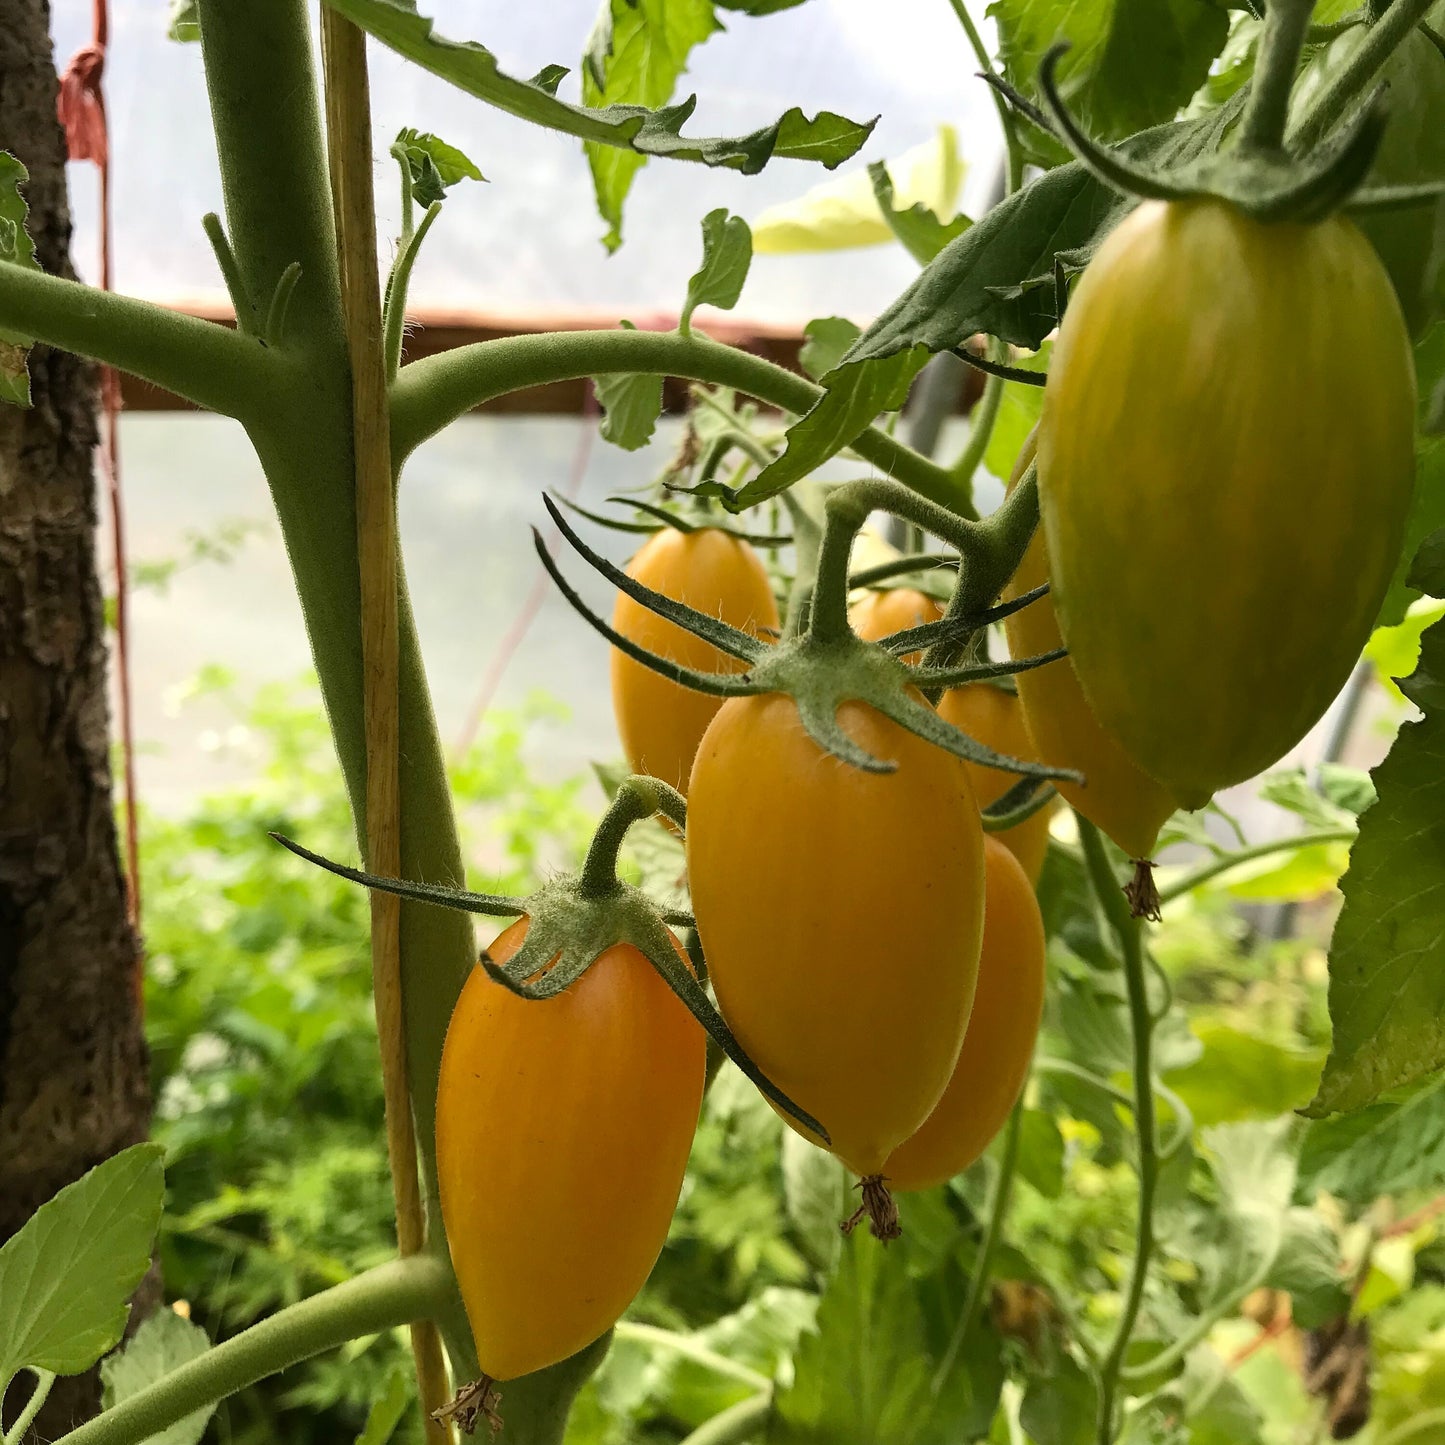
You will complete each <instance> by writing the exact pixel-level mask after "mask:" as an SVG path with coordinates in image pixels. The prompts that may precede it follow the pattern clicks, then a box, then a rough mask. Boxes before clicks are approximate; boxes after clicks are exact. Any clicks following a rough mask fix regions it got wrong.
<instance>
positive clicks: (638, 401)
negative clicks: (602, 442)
mask: <svg viewBox="0 0 1445 1445" xmlns="http://www.w3.org/2000/svg"><path fill="white" fill-rule="evenodd" d="M622 325H623V326H624V327H626V329H627V330H628V331H636V330H637V328H636V327H635V326H634V325H633V324H632V323H631V322H630V321H624V322H623V323H622ZM592 385H593V386H594V387H595V388H596V390H597V402H598V405H599V406H601V408H602V413H603V415H602V435H603V437H605V438H606V440H608V441H610V442H611V443H612V444H613V446H618V447H621V448H622V450H623V451H626V452H635V451H637V450H638V449H639V448H640V447H645V446H646V445H647V444H648V442H650V441H651V440H652V433H653V429H654V428H655V427H656V425H657V419H658V417H659V416H661V415H662V378H661V377H660V376H650V375H643V374H640V373H638V372H632V371H614V372H608V373H607V374H605V375H603V376H594V377H593V378H592Z"/></svg>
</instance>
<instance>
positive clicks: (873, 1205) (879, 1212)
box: [838, 1174, 903, 1244]
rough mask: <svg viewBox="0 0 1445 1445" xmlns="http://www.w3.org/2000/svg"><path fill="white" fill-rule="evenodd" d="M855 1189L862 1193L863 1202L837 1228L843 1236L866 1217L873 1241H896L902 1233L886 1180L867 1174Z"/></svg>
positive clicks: (850, 1232)
mask: <svg viewBox="0 0 1445 1445" xmlns="http://www.w3.org/2000/svg"><path fill="white" fill-rule="evenodd" d="M856 1187H857V1188H858V1189H861V1190H862V1191H863V1202H862V1203H861V1204H860V1205H859V1206H858V1207H857V1209H855V1210H854V1211H853V1212H852V1214H850V1215H849V1216H848V1217H847V1219H845V1220H844V1221H843V1222H842V1223H841V1224H840V1225H839V1226H838V1228H839V1229H841V1230H842V1231H843V1233H844V1234H852V1233H853V1231H854V1230H855V1229H856V1228H857V1227H858V1225H859V1224H861V1223H862V1221H863V1219H864V1217H865V1216H866V1217H867V1219H868V1230H869V1233H870V1234H872V1236H873V1238H874V1239H881V1240H882V1241H883V1243H884V1244H887V1243H888V1241H889V1240H890V1239H897V1238H898V1237H899V1235H901V1234H902V1233H903V1226H902V1225H901V1224H899V1222H898V1205H897V1203H896V1202H895V1201H894V1198H893V1196H892V1194H890V1193H889V1192H888V1183H887V1180H886V1179H885V1178H884V1177H883V1175H881V1174H869V1175H867V1176H866V1177H864V1178H862V1179H860V1180H859V1181H858V1183H857V1186H856Z"/></svg>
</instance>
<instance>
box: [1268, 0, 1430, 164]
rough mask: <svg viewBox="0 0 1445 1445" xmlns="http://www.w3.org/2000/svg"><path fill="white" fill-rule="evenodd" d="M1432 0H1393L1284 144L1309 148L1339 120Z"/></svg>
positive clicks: (1298, 152) (1293, 150)
mask: <svg viewBox="0 0 1445 1445" xmlns="http://www.w3.org/2000/svg"><path fill="white" fill-rule="evenodd" d="M1431 4H1432V0H1394V3H1393V4H1392V5H1391V6H1390V8H1389V9H1388V10H1387V11H1385V13H1384V15H1383V16H1381V18H1380V19H1379V20H1377V21H1375V23H1374V24H1373V25H1371V26H1370V28H1369V32H1368V34H1367V35H1366V36H1365V38H1364V40H1363V41H1362V42H1361V43H1360V45H1359V47H1358V48H1357V49H1356V50H1355V52H1354V54H1352V55H1351V56H1350V58H1349V59H1348V60H1347V61H1346V62H1345V64H1343V65H1342V66H1340V68H1339V69H1338V70H1337V71H1336V72H1335V74H1334V76H1333V77H1332V78H1331V79H1330V81H1329V83H1328V84H1327V85H1325V86H1324V88H1323V89H1322V90H1320V92H1319V93H1318V94H1317V95H1316V96H1315V98H1314V100H1313V101H1312V102H1311V104H1310V106H1309V108H1308V109H1307V110H1306V111H1305V112H1304V114H1303V115H1301V116H1300V117H1299V119H1298V120H1296V121H1295V123H1294V125H1293V126H1292V127H1291V128H1290V131H1289V135H1288V140H1287V148H1288V149H1289V151H1290V152H1291V153H1292V154H1294V155H1301V154H1304V153H1305V152H1308V151H1311V150H1313V149H1314V148H1315V146H1317V145H1318V144H1319V143H1320V141H1321V140H1323V139H1324V137H1325V136H1326V135H1327V134H1328V133H1329V132H1330V131H1331V130H1332V129H1333V128H1334V127H1335V126H1336V125H1337V124H1338V123H1339V122H1340V121H1341V120H1343V119H1344V118H1345V115H1346V114H1347V113H1348V111H1349V109H1350V105H1351V103H1352V102H1353V101H1354V100H1355V99H1356V98H1357V97H1359V96H1360V95H1362V94H1364V92H1365V91H1366V90H1367V89H1368V88H1369V85H1370V82H1371V81H1373V80H1374V79H1375V77H1376V76H1378V75H1379V73H1380V71H1381V70H1383V69H1384V67H1385V64H1386V62H1387V61H1388V60H1389V59H1390V57H1391V56H1392V55H1393V54H1394V53H1395V51H1396V50H1398V49H1399V48H1400V46H1401V45H1403V44H1404V42H1405V39H1406V37H1407V36H1408V35H1409V34H1410V32H1411V31H1412V30H1414V28H1415V27H1416V26H1417V25H1418V24H1419V23H1420V21H1421V20H1422V19H1424V17H1425V13H1426V11H1428V10H1429V8H1430V6H1431Z"/></svg>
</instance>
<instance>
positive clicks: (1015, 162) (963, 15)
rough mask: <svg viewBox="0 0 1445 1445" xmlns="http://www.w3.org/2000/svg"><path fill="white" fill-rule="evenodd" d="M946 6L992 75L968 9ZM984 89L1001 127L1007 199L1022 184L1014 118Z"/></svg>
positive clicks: (957, 0)
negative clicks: (1005, 162) (1006, 173)
mask: <svg viewBox="0 0 1445 1445" xmlns="http://www.w3.org/2000/svg"><path fill="white" fill-rule="evenodd" d="M948 3H949V4H950V5H951V6H952V7H953V13H954V14H955V15H956V16H957V17H958V23H959V24H960V25H962V26H963V33H964V34H965V35H967V36H968V43H969V45H971V46H972V47H973V53H974V55H975V56H976V57H977V59H978V63H979V65H980V67H982V69H983V73H984V74H985V75H992V74H994V68H993V57H992V56H991V55H990V54H989V53H988V46H986V45H985V44H984V43H983V36H982V35H980V34H979V32H978V26H977V25H975V24H974V22H973V16H972V15H970V14H969V13H968V6H967V5H966V4H965V3H964V0H948ZM988 89H989V94H990V95H992V96H993V104H994V109H995V110H996V111H997V112H998V121H999V124H1000V125H1001V126H1002V127H1003V141H1004V147H1005V150H1006V153H1007V155H1008V175H1007V179H1006V188H1005V190H1004V194H1005V195H1008V196H1011V195H1012V194H1013V193H1014V192H1015V191H1016V190H1018V188H1019V186H1021V185H1022V184H1023V178H1024V151H1023V145H1022V142H1021V141H1020V139H1019V133H1018V118H1017V117H1016V116H1015V115H1014V113H1013V109H1012V108H1011V107H1010V105H1009V103H1008V102H1007V101H1006V100H1005V99H1004V98H1003V96H1002V95H1001V94H1000V93H999V90H998V88H997V87H996V86H992V85H991V86H989V88H988Z"/></svg>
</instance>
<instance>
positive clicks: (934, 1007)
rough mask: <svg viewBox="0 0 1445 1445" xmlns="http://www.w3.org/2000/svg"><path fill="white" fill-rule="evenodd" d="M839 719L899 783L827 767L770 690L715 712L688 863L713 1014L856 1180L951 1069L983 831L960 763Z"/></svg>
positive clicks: (977, 922) (697, 766)
mask: <svg viewBox="0 0 1445 1445" xmlns="http://www.w3.org/2000/svg"><path fill="white" fill-rule="evenodd" d="M838 719H839V722H840V723H841V725H842V726H843V728H844V729H845V730H846V731H847V733H848V734H849V736H850V737H852V738H854V739H855V740H856V741H857V742H858V743H859V744H860V745H861V746H862V747H864V748H866V749H867V750H868V751H869V752H871V753H872V754H873V755H874V756H875V757H879V758H887V759H891V760H893V761H895V762H896V763H897V764H898V767H897V770H896V771H895V772H892V773H866V772H863V771H861V770H860V769H858V768H854V767H850V766H849V765H848V764H847V763H842V762H839V761H838V760H837V759H835V758H832V757H829V756H828V755H827V754H826V753H824V752H823V751H822V750H821V749H820V748H819V747H818V745H817V744H816V743H815V742H814V741H813V740H812V739H811V738H810V737H809V736H808V735H807V733H806V732H805V731H804V730H803V726H802V723H801V722H800V720H799V718H798V709H797V704H796V703H795V702H794V701H793V699H792V698H791V697H788V696H786V695H783V694H780V693H769V694H766V695H763V696H760V697H743V698H732V699H730V700H729V701H728V702H727V703H725V704H724V705H723V707H722V709H721V710H720V711H719V712H718V715H717V716H716V717H715V718H714V719H713V721H712V725H711V726H710V727H709V728H708V730H707V734H706V736H705V737H704V738H703V740H702V746H701V747H700V748H699V749H698V754H697V761H696V762H695V763H694V764H693V769H692V781H691V793H690V797H689V802H688V825H687V866H688V881H689V884H690V887H691V890H692V902H693V911H694V913H695V914H696V916H697V926H698V932H699V934H700V936H701V938H702V944H703V950H704V952H705V953H706V955H707V962H708V971H709V975H710V977H711V979H712V983H713V987H714V989H715V990H716V992H717V1000H718V1006H719V1008H720V1009H721V1010H722V1012H723V1015H724V1017H725V1018H726V1019H727V1021H728V1023H729V1024H730V1025H731V1026H732V1029H733V1032H734V1033H735V1034H736V1035H737V1037H738V1040H739V1042H740V1043H741V1044H742V1046H743V1048H744V1049H745V1050H747V1052H748V1054H749V1055H750V1056H751V1057H752V1059H753V1061H754V1062H755V1063H756V1064H757V1065H758V1066H759V1067H760V1068H761V1069H762V1070H763V1072H764V1073H765V1074H767V1075H768V1077H769V1078H771V1079H772V1081H773V1082H774V1083H775V1084H776V1085H777V1086H778V1087H779V1088H780V1089H782V1090H783V1092H784V1093H786V1094H787V1095H788V1096H789V1097H790V1098H792V1099H793V1100H795V1101H796V1102H797V1103H798V1104H799V1105H800V1106H801V1107H802V1108H804V1109H806V1110H807V1111H808V1112H809V1113H810V1114H812V1115H813V1116H814V1118H816V1119H818V1120H820V1121H821V1122H822V1123H823V1125H824V1126H825V1127H826V1128H827V1129H828V1131H829V1133H830V1134H831V1136H832V1140H833V1145H832V1147H833V1152H834V1153H835V1154H836V1155H837V1156H838V1157H839V1158H840V1159H842V1160H843V1161H844V1163H846V1164H847V1165H849V1167H850V1168H852V1169H854V1170H855V1171H856V1172H857V1173H859V1174H860V1175H863V1176H865V1177H866V1176H869V1175H874V1174H876V1173H877V1172H878V1170H879V1169H880V1168H881V1167H882V1165H883V1161H884V1160H885V1159H886V1158H887V1157H888V1155H889V1154H890V1153H891V1152H892V1150H893V1149H894V1148H895V1147H896V1146H897V1145H898V1144H900V1143H902V1141H903V1140H904V1139H906V1138H907V1137H908V1136H909V1135H910V1134H912V1133H913V1132H914V1130H915V1129H917V1128H918V1126H919V1125H920V1124H921V1123H922V1122H923V1121H924V1119H926V1118H927V1117H928V1114H929V1112H930V1110H931V1109H932V1108H933V1106H934V1105H935V1104H936V1103H937V1102H938V1099H939V1096H940V1095H941V1094H942V1093H943V1089H944V1086H945V1085H946V1084H947V1083H948V1079H949V1075H950V1074H951V1073H952V1072H953V1065H954V1062H955V1061H956V1060H957V1058H958V1049H959V1045H960V1044H961V1043H962V1041H963V1033H964V1029H965V1027H966V1026H967V1024H968V1012H969V1008H970V1007H971V1005H972V1002H973V990H974V983H975V981H976V978H977V974H978V952H979V946H980V940H981V936H982V926H983V831H982V828H981V826H980V823H979V817H978V805H977V804H976V803H975V802H974V800H973V792H972V789H971V788H970V786H969V782H968V774H967V772H966V771H965V770H964V767H963V764H962V762H960V761H959V760H958V759H957V758H955V757H953V756H951V755H950V754H948V753H945V752H944V751H943V750H942V749H940V748H937V747H935V746H933V745H932V744H931V743H926V742H924V741H923V740H922V739H921V738H918V737H915V736H914V735H913V734H912V733H910V732H907V731H905V730H904V729H903V728H901V727H900V726H899V725H898V724H897V723H894V722H892V721H890V720H889V719H888V718H886V717H884V716H883V714H881V713H879V712H877V711H876V710H875V709H873V708H872V707H869V706H868V705H867V704H865V703H861V702H848V703H845V704H844V705H843V707H842V708H840V709H839V713H838ZM785 1117H786V1116H785ZM788 1122H789V1123H794V1121H793V1120H791V1119H789V1120H788ZM794 1127H797V1128H799V1129H800V1132H801V1126H798V1125H796V1124H794ZM809 1137H811V1136H809Z"/></svg>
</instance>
